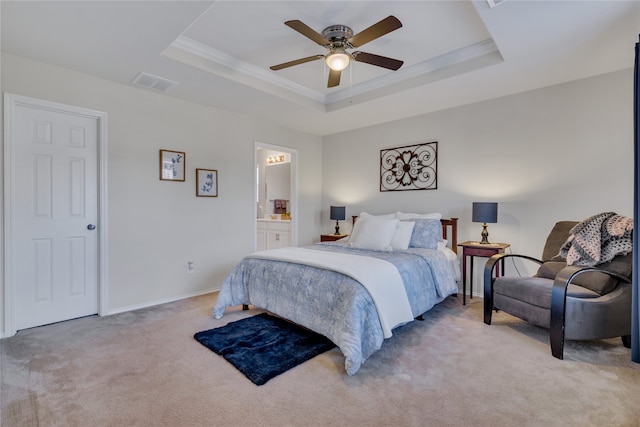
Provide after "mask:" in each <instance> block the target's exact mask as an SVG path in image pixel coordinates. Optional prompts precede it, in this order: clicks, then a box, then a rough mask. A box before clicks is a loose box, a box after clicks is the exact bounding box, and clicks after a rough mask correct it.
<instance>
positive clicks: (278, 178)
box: [254, 142, 298, 250]
mask: <svg viewBox="0 0 640 427" xmlns="http://www.w3.org/2000/svg"><path fill="white" fill-rule="evenodd" d="M297 156H298V151H297V150H296V149H293V148H288V147H282V146H278V145H272V144H265V143H260V142H256V143H255V155H254V165H255V172H254V173H255V175H254V178H255V179H254V201H255V204H254V206H255V215H254V218H255V221H254V225H255V233H254V236H255V239H254V249H255V250H265V249H275V248H278V247H284V246H297V244H298V228H297V224H298V221H297V219H298V215H297V214H298V204H297V200H298V190H297Z"/></svg>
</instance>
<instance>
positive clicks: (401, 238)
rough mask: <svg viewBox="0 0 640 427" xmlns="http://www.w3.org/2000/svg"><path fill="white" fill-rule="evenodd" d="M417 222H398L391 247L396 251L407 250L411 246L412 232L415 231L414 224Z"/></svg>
mask: <svg viewBox="0 0 640 427" xmlns="http://www.w3.org/2000/svg"><path fill="white" fill-rule="evenodd" d="M415 224H416V223H415V222H411V221H400V222H398V227H396V232H395V233H394V234H393V237H392V238H391V247H392V248H393V250H394V251H397V250H402V251H406V250H407V249H408V248H409V243H410V242H411V234H412V233H413V226H414V225H415Z"/></svg>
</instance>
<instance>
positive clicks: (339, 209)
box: [330, 206, 346, 221]
mask: <svg viewBox="0 0 640 427" xmlns="http://www.w3.org/2000/svg"><path fill="white" fill-rule="evenodd" d="M345 215H346V208H345V207H344V206H331V214H330V218H331V219H333V220H336V221H338V220H340V221H343V220H344V219H345Z"/></svg>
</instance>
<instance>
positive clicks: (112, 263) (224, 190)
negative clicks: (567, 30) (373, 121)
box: [0, 54, 633, 319]
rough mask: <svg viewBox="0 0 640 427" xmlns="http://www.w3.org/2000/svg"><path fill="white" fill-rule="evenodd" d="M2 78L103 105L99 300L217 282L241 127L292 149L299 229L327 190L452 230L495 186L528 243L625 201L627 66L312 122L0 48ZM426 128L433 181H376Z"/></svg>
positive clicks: (236, 233) (230, 261)
mask: <svg viewBox="0 0 640 427" xmlns="http://www.w3.org/2000/svg"><path fill="white" fill-rule="evenodd" d="M1 78H2V80H1V84H2V91H3V92H10V93H15V94H18V95H24V96H30V97H35V98H41V99H46V100H49V101H54V102H60V103H64V104H70V105H77V106H80V107H85V108H90V109H94V110H99V111H104V112H106V113H108V115H109V119H108V120H109V159H108V160H109V171H108V174H109V195H108V200H109V206H108V217H109V285H108V286H109V304H108V305H109V310H110V311H111V312H117V311H121V310H126V309H130V308H135V307H141V306H145V305H151V304H155V303H158V302H162V301H169V300H172V299H178V298H182V297H185V296H188V295H193V294H198V293H203V292H206V291H209V290H212V289H218V288H219V287H220V285H221V283H222V280H223V279H224V277H225V276H226V274H227V273H228V272H229V270H230V269H231V268H232V267H233V266H234V265H235V264H236V263H237V262H238V261H239V259H240V258H242V256H244V255H245V254H247V253H248V252H251V251H252V250H253V239H254V236H253V230H254V228H253V227H254V223H255V221H254V219H253V214H254V211H253V207H254V204H255V202H254V193H253V170H254V165H253V164H252V163H253V150H254V143H255V141H258V142H261V143H266V144H275V145H280V146H285V147H291V148H295V149H297V150H298V152H299V155H298V158H299V165H298V190H299V215H298V216H299V241H298V243H299V244H301V245H304V244H310V243H312V242H314V241H317V240H318V235H319V234H320V233H327V232H332V230H333V225H334V224H333V222H332V221H330V220H329V212H328V210H329V206H330V205H332V204H344V205H345V206H347V215H354V214H358V213H360V212H361V211H368V212H371V213H384V212H392V211H396V210H403V211H418V212H433V211H439V212H442V213H443V214H444V215H445V216H457V217H460V228H459V229H460V241H462V240H475V239H477V238H478V237H479V233H480V229H481V226H480V225H479V224H474V223H471V202H473V201H497V202H499V203H500V206H499V217H498V221H499V222H498V223H497V224H491V225H490V226H489V232H490V239H491V240H493V241H501V242H509V243H511V244H512V245H513V251H514V252H518V253H527V254H531V255H538V254H539V253H540V252H541V249H542V245H543V244H544V238H545V237H546V234H547V232H548V230H549V229H550V227H551V226H552V225H553V223H554V222H555V221H556V220H560V219H582V218H584V217H586V216H589V215H592V214H595V213H598V212H601V211H605V210H607V211H608V210H613V211H616V212H618V213H620V214H624V215H628V216H631V215H632V214H633V141H632V137H633V122H632V88H633V80H632V70H625V71H621V72H616V73H611V74H606V75H603V76H598V77H594V78H590V79H585V80H580V81H576V82H570V83H566V84H562V85H558V86H554V87H550V88H545V89H540V90H536V91H531V92H527V93H523V94H518V95H512V96H508V97H503V98H499V99H495V100H491V101H486V102H481V103H477V104H472V105H467V106H463V107H459V108H453V109H450V110H445V111H440V112H436V113H431V114H427V115H422V116H418V117H414V118H410V119H405V120H400V121H396V122H391V123H386V124H381V125H378V126H372V127H368V128H363V129H359V130H356V131H352V132H345V133H341V134H337V135H333V136H329V137H325V138H319V137H314V136H310V135H305V134H303V133H300V132H296V131H292V130H288V129H284V128H281V127H278V126H274V125H272V124H269V123H264V122H260V121H257V120H254V119H251V118H248V117H244V116H240V115H237V114H232V113H229V112H225V111H221V110H216V109H211V108H207V107H204V106H200V105H197V104H193V103H188V102H184V101H180V100H177V99H173V98H171V97H168V96H164V95H161V94H156V93H154V92H150V91H146V90H142V89H137V88H134V87H129V86H124V85H118V84H115V83H111V82H107V81H105V80H101V79H98V78H95V77H91V76H88V75H85V74H81V73H76V72H73V71H70V70H66V69H61V68H58V67H55V66H50V65H46V64H42V63H37V62H33V61H30V60H26V59H23V58H19V57H15V56H12V55H7V54H3V55H2V75H1ZM434 140H435V141H438V189H437V190H431V191H408V192H387V193H380V192H379V167H378V162H379V155H380V149H382V148H391V147H397V146H402V145H411V144H415V143H420V142H427V141H434ZM160 148H167V149H175V150H180V151H185V152H186V153H187V181H186V182H185V183H172V182H161V181H159V180H158V177H157V175H158V171H157V168H158V150H159V149H160ZM318 159H322V162H319V161H318ZM196 167H203V168H211V169H218V173H219V197H218V198H217V199H203V198H196V197H195V196H194V187H195V183H194V169H195V168H196ZM0 179H1V176H0ZM0 214H1V211H0ZM349 228H350V226H349V221H345V222H344V224H341V230H342V231H343V232H348V231H349ZM187 260H192V261H194V262H195V272H194V273H193V274H191V275H187V274H186V261H187ZM507 267H508V268H513V267H512V266H509V265H508V266H507ZM476 270H477V271H476V276H477V278H476V280H478V279H479V276H478V274H479V269H476ZM521 272H522V270H521ZM476 283H478V282H476ZM476 290H478V287H476ZM0 310H1V304H0ZM1 318H2V314H1V313H0V319H1Z"/></svg>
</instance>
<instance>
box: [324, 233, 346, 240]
mask: <svg viewBox="0 0 640 427" xmlns="http://www.w3.org/2000/svg"><path fill="white" fill-rule="evenodd" d="M347 236H348V234H321V235H320V241H321V242H335V241H336V240H340V239H344V238H345V237H347Z"/></svg>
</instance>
